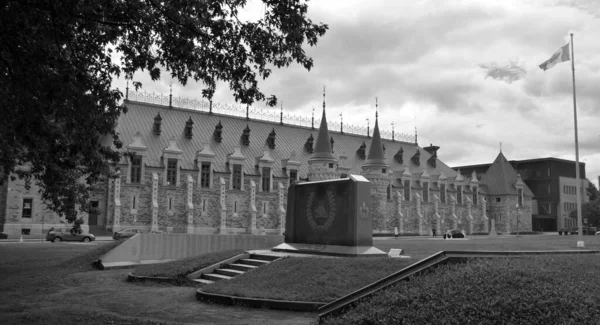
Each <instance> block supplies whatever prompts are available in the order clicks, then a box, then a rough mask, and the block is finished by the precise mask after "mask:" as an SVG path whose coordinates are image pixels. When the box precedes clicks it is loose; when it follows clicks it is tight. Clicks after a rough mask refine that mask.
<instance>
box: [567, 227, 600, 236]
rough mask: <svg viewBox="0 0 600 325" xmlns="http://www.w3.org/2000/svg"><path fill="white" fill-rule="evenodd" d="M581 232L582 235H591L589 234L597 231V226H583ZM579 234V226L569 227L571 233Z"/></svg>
mask: <svg viewBox="0 0 600 325" xmlns="http://www.w3.org/2000/svg"><path fill="white" fill-rule="evenodd" d="M581 230H582V232H583V234H584V235H591V234H596V232H597V231H598V228H596V227H585V226H584V227H583V228H581ZM578 234H579V228H578V227H573V228H572V229H571V235H578Z"/></svg>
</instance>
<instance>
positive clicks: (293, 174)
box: [290, 169, 298, 181]
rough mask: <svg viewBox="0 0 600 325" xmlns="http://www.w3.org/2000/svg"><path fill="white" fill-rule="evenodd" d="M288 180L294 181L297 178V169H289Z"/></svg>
mask: <svg viewBox="0 0 600 325" xmlns="http://www.w3.org/2000/svg"><path fill="white" fill-rule="evenodd" d="M290 180H291V181H296V180H298V171H297V170H295V169H290Z"/></svg>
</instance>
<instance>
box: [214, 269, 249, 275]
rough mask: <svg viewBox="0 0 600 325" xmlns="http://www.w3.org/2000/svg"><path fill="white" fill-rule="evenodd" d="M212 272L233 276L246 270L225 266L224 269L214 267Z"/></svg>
mask: <svg viewBox="0 0 600 325" xmlns="http://www.w3.org/2000/svg"><path fill="white" fill-rule="evenodd" d="M214 273H216V274H221V275H227V276H230V277H235V276H238V275H241V274H244V273H246V272H245V271H240V270H236V269H230V268H225V269H216V270H215V272H214Z"/></svg>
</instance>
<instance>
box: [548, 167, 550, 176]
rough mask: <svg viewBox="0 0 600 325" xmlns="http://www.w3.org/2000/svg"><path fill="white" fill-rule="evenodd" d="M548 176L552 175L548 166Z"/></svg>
mask: <svg viewBox="0 0 600 325" xmlns="http://www.w3.org/2000/svg"><path fill="white" fill-rule="evenodd" d="M548 177H550V168H548Z"/></svg>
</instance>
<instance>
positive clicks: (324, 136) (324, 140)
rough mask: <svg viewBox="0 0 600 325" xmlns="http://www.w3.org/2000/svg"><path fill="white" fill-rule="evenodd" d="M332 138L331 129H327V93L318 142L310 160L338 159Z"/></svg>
mask: <svg viewBox="0 0 600 325" xmlns="http://www.w3.org/2000/svg"><path fill="white" fill-rule="evenodd" d="M330 139H331V138H330V137H329V130H328V129H327V117H326V116H325V94H323V117H322V118H321V126H320V127H319V134H318V135H317V143H316V145H315V149H314V151H313V154H312V155H311V156H310V159H309V160H328V161H337V159H335V157H333V154H332V153H331V142H330Z"/></svg>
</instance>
